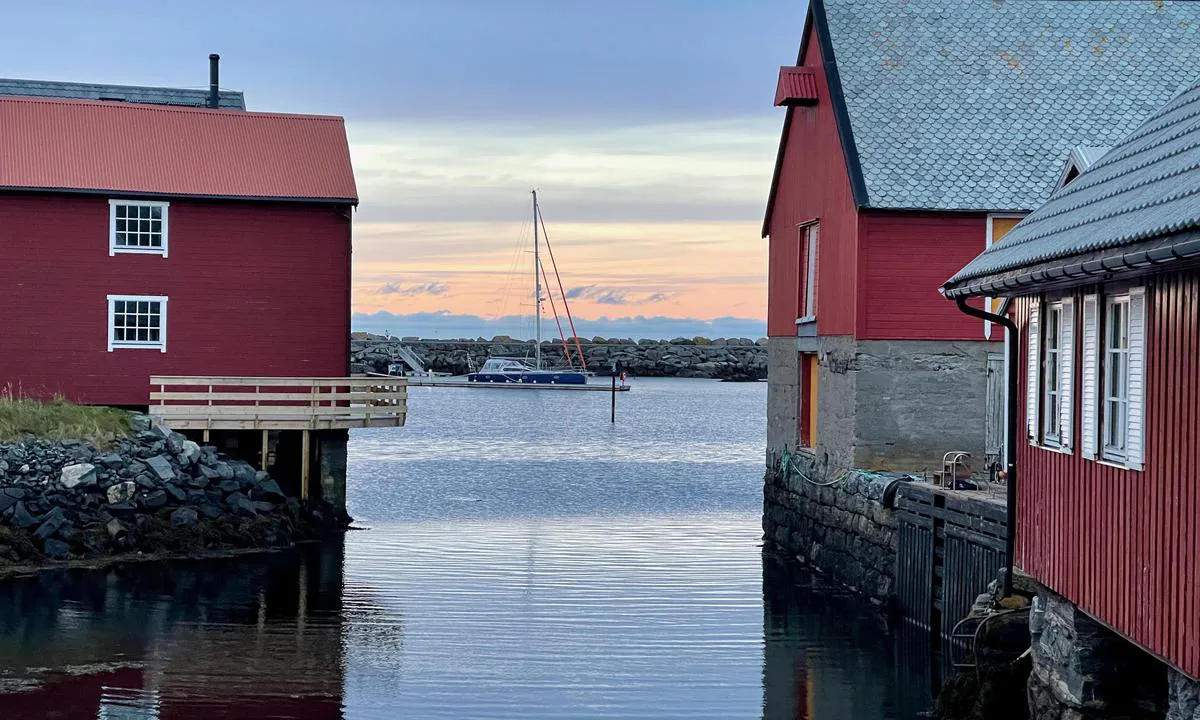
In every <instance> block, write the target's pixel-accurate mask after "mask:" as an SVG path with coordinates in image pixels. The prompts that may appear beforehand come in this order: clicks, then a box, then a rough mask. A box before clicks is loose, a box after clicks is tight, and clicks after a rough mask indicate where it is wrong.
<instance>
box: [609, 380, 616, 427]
mask: <svg viewBox="0 0 1200 720" xmlns="http://www.w3.org/2000/svg"><path fill="white" fill-rule="evenodd" d="M610 422H612V424H614V425H616V424H617V376H616V374H613V376H612V418H611V419H610Z"/></svg>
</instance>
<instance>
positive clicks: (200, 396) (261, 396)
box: [150, 390, 408, 405]
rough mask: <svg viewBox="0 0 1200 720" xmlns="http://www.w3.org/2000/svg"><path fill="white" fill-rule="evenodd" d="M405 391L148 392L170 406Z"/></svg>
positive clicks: (397, 396) (364, 397)
mask: <svg viewBox="0 0 1200 720" xmlns="http://www.w3.org/2000/svg"><path fill="white" fill-rule="evenodd" d="M407 399H408V391H407V390H398V391H379V392H376V391H367V390H358V391H352V392H331V393H321V394H320V395H319V396H317V397H316V398H314V397H313V394H312V393H311V392H310V391H307V390H306V391H304V392H211V393H210V392H189V391H182V390H168V391H166V392H157V391H156V392H151V393H150V400H151V401H156V402H159V403H160V404H167V405H170V404H171V403H170V402H168V401H171V400H176V401H195V402H212V401H230V400H233V401H239V402H251V403H252V402H267V401H269V402H302V403H304V404H306V405H307V404H309V403H312V402H314V401H316V402H320V403H322V404H325V403H329V402H338V401H347V400H348V401H350V402H354V401H355V400H359V401H364V402H365V401H372V400H407Z"/></svg>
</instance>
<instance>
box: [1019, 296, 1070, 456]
mask: <svg viewBox="0 0 1200 720" xmlns="http://www.w3.org/2000/svg"><path fill="white" fill-rule="evenodd" d="M1034 313H1035V314H1036V315H1037V317H1038V320H1037V322H1035V323H1032V325H1033V327H1032V329H1033V333H1034V335H1035V336H1036V337H1033V338H1032V339H1031V347H1030V365H1029V372H1030V375H1031V376H1032V375H1034V374H1037V375H1038V377H1036V378H1035V379H1034V380H1032V381H1031V386H1030V388H1031V391H1030V403H1031V412H1032V413H1034V414H1032V415H1031V419H1030V442H1031V444H1034V445H1039V446H1041V447H1043V448H1046V449H1049V450H1056V451H1059V452H1065V453H1070V452H1071V451H1072V435H1073V430H1074V426H1075V403H1074V394H1075V301H1074V299H1073V298H1063V299H1061V300H1054V301H1051V302H1044V303H1043V302H1039V303H1038V305H1037V307H1035V308H1034ZM1039 331H1040V332H1039ZM1052 337H1053V338H1054V341H1055V347H1054V348H1053V349H1051V347H1050V340H1051V338H1052ZM1052 379H1053V380H1054V382H1053V383H1051V380H1052ZM1051 385H1053V389H1051ZM1034 405H1036V407H1034Z"/></svg>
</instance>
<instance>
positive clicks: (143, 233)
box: [108, 200, 170, 257]
mask: <svg viewBox="0 0 1200 720" xmlns="http://www.w3.org/2000/svg"><path fill="white" fill-rule="evenodd" d="M168 210H170V203H167V202H158V201H146V200H109V201H108V254H109V255H116V254H117V253H141V254H144V255H145V254H149V255H162V256H163V257H166V256H167V235H168V228H167V225H168V223H167V211H168Z"/></svg>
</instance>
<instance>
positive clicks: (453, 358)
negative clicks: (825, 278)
mask: <svg viewBox="0 0 1200 720" xmlns="http://www.w3.org/2000/svg"><path fill="white" fill-rule="evenodd" d="M401 345H403V346H405V347H407V348H408V349H410V350H412V351H413V352H414V353H415V354H416V356H417V357H418V358H419V359H420V360H421V362H422V363H423V364H424V365H425V369H427V370H433V371H435V372H445V373H450V374H452V375H462V374H465V373H468V372H471V371H472V370H476V369H478V368H479V367H480V366H481V365H483V363H484V361H486V360H487V359H488V358H489V357H497V356H498V357H516V358H532V357H533V353H534V343H533V341H531V340H514V339H512V338H510V337H504V336H500V337H494V338H492V339H490V340H488V339H485V338H476V339H474V340H470V339H464V340H430V339H428V338H425V339H422V338H416V337H404V338H397V337H387V336H383V335H372V334H368V333H354V334H353V335H352V336H351V340H350V361H351V363H353V364H354V366H355V368H354V369H355V370H356V371H358V370H362V371H366V372H380V373H382V372H387V366H388V364H389V363H390V362H393V361H394V360H393V359H394V358H395V357H396V356H397V348H398V346H401ZM580 346H581V347H582V348H583V356H584V359H586V360H587V364H588V369H589V370H594V371H595V372H596V373H597V374H601V375H603V374H606V373H608V372H609V368H611V367H612V363H614V362H618V363H620V364H621V367H623V368H624V369H625V370H626V371H627V372H628V373H629V374H630V375H633V376H636V377H688V378H714V379H721V380H747V381H749V380H762V379H764V378H766V377H767V347H766V340H765V339H763V340H750V339H748V338H716V339H709V338H703V337H697V338H675V339H673V340H632V339H627V338H626V339H621V338H601V337H596V338H592V339H591V340H584V339H582V338H581V339H580ZM571 347H572V349H573V348H574V344H573V343H572V345H571ZM542 356H543V357H544V358H545V359H546V362H547V363H556V362H557V363H562V362H565V360H564V354H563V347H562V343H561V342H560V341H558V340H555V341H543V342H542Z"/></svg>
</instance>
